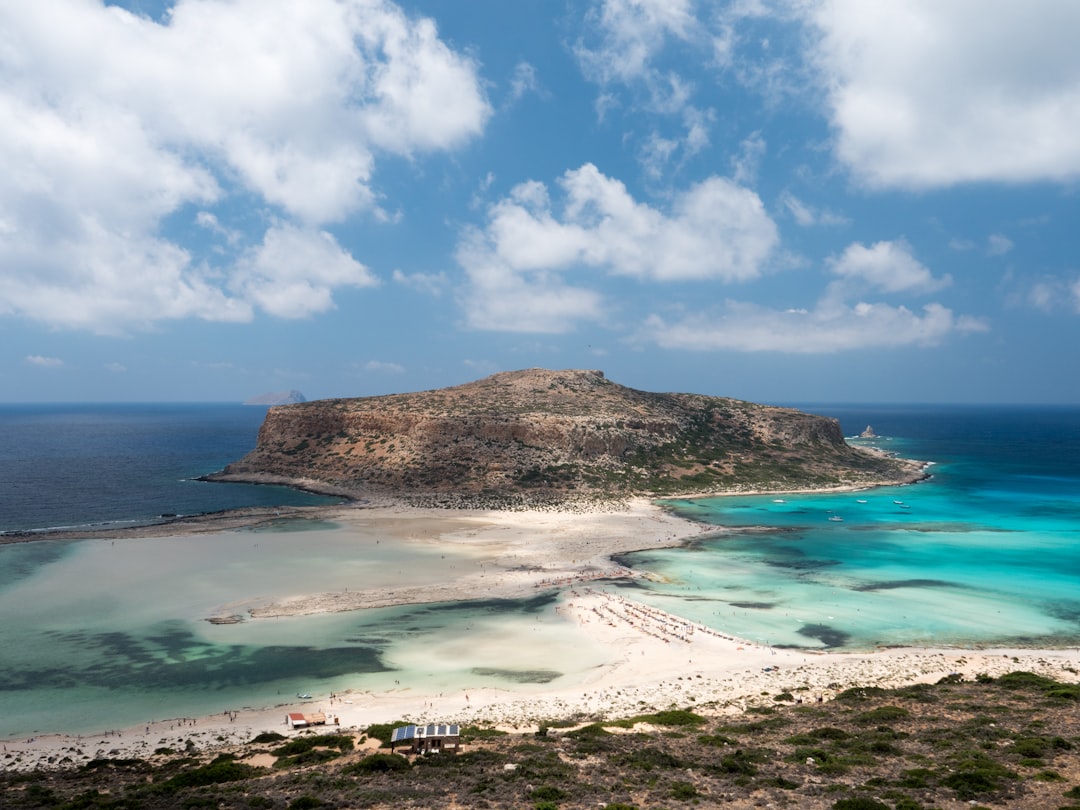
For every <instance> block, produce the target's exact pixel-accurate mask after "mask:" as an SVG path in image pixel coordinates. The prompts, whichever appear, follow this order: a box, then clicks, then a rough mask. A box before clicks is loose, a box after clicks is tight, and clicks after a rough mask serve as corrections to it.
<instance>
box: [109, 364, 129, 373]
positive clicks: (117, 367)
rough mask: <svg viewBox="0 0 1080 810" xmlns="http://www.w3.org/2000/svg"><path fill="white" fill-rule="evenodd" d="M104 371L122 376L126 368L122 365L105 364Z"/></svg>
mask: <svg viewBox="0 0 1080 810" xmlns="http://www.w3.org/2000/svg"><path fill="white" fill-rule="evenodd" d="M105 370H106V371H111V372H112V373H113V374H123V373H124V372H125V371H127V366H125V365H124V364H123V363H115V362H113V363H106V364H105Z"/></svg>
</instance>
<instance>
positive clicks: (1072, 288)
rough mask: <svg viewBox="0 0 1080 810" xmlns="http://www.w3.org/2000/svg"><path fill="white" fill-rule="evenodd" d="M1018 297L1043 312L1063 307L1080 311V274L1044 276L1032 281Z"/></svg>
mask: <svg viewBox="0 0 1080 810" xmlns="http://www.w3.org/2000/svg"><path fill="white" fill-rule="evenodd" d="M1016 298H1022V299H1023V301H1024V302H1025V303H1026V304H1027V305H1029V306H1031V307H1034V308H1035V309H1039V310H1042V311H1043V312H1054V311H1055V310H1060V309H1062V308H1065V309H1069V310H1072V311H1074V312H1077V313H1080V275H1077V276H1075V277H1073V278H1066V277H1062V276H1044V277H1043V278H1040V279H1039V280H1037V281H1035V282H1032V283H1031V284H1030V286H1028V287H1027V290H1026V292H1024V293H1021V294H1020V295H1018V296H1014V300H1015V299H1016Z"/></svg>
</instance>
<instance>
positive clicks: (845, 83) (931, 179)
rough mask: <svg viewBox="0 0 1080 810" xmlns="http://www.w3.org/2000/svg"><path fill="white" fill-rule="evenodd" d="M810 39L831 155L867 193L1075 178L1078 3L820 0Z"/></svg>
mask: <svg viewBox="0 0 1080 810" xmlns="http://www.w3.org/2000/svg"><path fill="white" fill-rule="evenodd" d="M802 7H803V8H804V9H806V13H807V15H808V17H809V19H810V20H811V21H812V23H813V24H814V25H815V26H816V29H817V31H818V32H819V34H820V36H819V37H818V38H817V40H816V42H815V44H814V46H813V48H812V54H811V58H812V60H813V61H814V62H815V64H816V65H817V67H818V69H819V70H820V71H821V73H822V75H823V81H824V83H825V85H826V86H827V87H828V92H829V107H830V115H831V119H832V124H833V127H834V128H835V130H836V152H837V156H838V157H839V159H840V160H841V161H842V162H843V163H845V164H846V165H847V166H848V167H849V168H850V169H851V170H852V171H853V172H854V173H855V175H856V176H857V177H859V178H860V179H862V180H863V181H864V182H866V183H867V184H869V185H871V186H878V187H900V188H912V189H918V188H931V187H937V186H948V185H953V184H956V183H965V182H979V181H1004V182H1028V181H1040V180H1049V181H1054V182H1058V181H1067V180H1072V179H1075V178H1077V177H1078V176H1080V139H1078V138H1077V137H1076V133H1077V132H1080V49H1077V48H1076V37H1075V33H1076V31H1077V30H1080V4H1077V3H1069V2H1060V1H1059V0H1031V2H1027V3H1016V2H1013V0H980V2H977V3H976V2H959V3H957V2H953V3H942V2H940V0H902V2H900V1H899V0H897V1H895V2H880V3H867V2H865V0H827V1H826V2H822V3H815V4H805V5H804V6H802Z"/></svg>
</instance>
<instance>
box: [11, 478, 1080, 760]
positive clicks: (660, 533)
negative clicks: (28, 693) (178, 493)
mask: <svg viewBox="0 0 1080 810" xmlns="http://www.w3.org/2000/svg"><path fill="white" fill-rule="evenodd" d="M271 517H272V518H273V519H289V520H299V519H308V518H317V519H318V520H320V521H331V522H332V523H333V524H335V525H336V526H337V527H338V528H337V529H335V530H336V531H344V532H348V533H349V535H350V537H351V538H352V540H353V541H354V542H355V545H356V549H357V554H363V551H364V548H365V547H366V546H370V545H371V544H375V543H396V544H411V545H416V546H420V547H436V548H439V549H442V550H445V551H446V553H447V554H452V555H453V556H454V558H455V559H459V560H460V559H468V560H470V561H471V562H472V564H471V565H468V566H460V567H459V568H456V569H455V572H454V574H453V575H447V576H446V577H444V578H443V579H442V580H441V581H440V582H439V583H438V585H436V586H433V585H431V584H430V583H420V584H416V583H410V581H409V578H408V576H407V575H406V576H403V577H402V578H401V579H400V580H398V581H394V582H371V583H364V584H363V586H362V587H359V588H356V589H353V588H350V589H349V590H348V591H332V592H330V591H318V590H311V591H308V590H305V589H300V590H298V591H297V592H296V593H292V594H288V595H285V596H281V597H278V598H275V599H273V600H271V601H265V600H261V601H250V602H248V601H246V598H245V595H244V594H237V599H236V600H235V601H233V602H231V603H229V604H228V605H227V606H222V607H221V609H220V611H218V612H217V613H216V614H214V615H207V616H205V617H202V618H204V619H206V620H211V619H217V620H225V619H229V618H230V617H240V619H242V620H243V621H252V622H258V621H262V620H265V619H269V618H272V617H277V616H295V615H310V614H318V613H327V612H334V611H344V610H364V609H367V608H372V607H382V606H387V605H399V604H412V603H415V602H420V601H462V600H468V599H474V598H485V599H487V598H493V597H508V598H509V597H519V596H522V595H525V594H535V593H538V592H544V591H549V590H558V591H559V592H560V593H561V598H560V600H559V602H558V605H557V607H556V608H555V609H556V610H558V611H560V612H561V613H562V615H563V617H564V618H566V619H567V620H568V628H569V629H568V630H567V632H573V633H576V634H578V636H577V638H578V639H579V643H581V644H582V645H587V646H588V647H589V649H590V651H592V652H594V653H596V654H597V655H598V656H599V657H600V658H602V660H603V661H604V663H603V664H602V665H601V666H597V667H595V668H593V669H591V670H589V671H588V672H587V673H586V674H585V675H584V676H582V677H578V678H575V679H570V680H567V679H556V680H554V681H553V682H551V683H546V684H540V683H538V684H531V685H529V687H528V689H526V690H524V691H523V690H522V689H520V688H515V689H513V690H509V689H506V690H504V689H498V688H491V687H485V688H477V689H463V690H461V691H454V692H446V691H442V692H432V693H425V692H424V691H422V690H421V689H418V688H415V687H410V688H402V689H389V690H385V691H379V692H375V691H371V690H364V689H361V688H357V689H355V690H354V689H347V688H346V689H344V690H341V691H339V692H336V693H334V694H329V693H328V694H314V695H312V697H311V698H310V699H307V698H305V699H300V698H297V699H295V700H289V701H286V702H282V703H279V704H277V705H274V706H266V707H259V708H252V709H243V710H238V711H235V712H229V713H226V714H223V715H222V714H219V715H214V716H210V717H201V718H172V719H168V720H154V721H150V720H148V721H147V722H146V723H144V724H141V725H139V726H136V727H132V728H126V729H119V730H109V731H105V730H103V731H101V732H100V733H96V734H82V735H71V734H52V735H47V736H41V737H33V738H29V739H20V740H7V741H5V742H4V743H3V747H4V750H3V753H2V754H0V763H2V764H3V766H4V767H5V768H8V769H16V770H26V769H32V768H59V767H72V766H77V765H80V764H82V763H84V762H86V761H88V760H90V759H93V758H97V757H110V756H111V757H116V756H149V755H151V754H152V753H153V751H154V750H155V749H158V748H173V749H183V748H184V747H186V746H187V741H189V740H190V741H192V743H193V744H194V745H195V746H196V747H197V748H199V749H205V750H216V749H219V748H228V747H230V746H235V745H237V744H240V743H243V742H246V741H248V740H250V739H251V738H252V737H254V736H255V735H257V734H258V733H260V732H262V731H278V732H281V733H293V732H291V731H287V729H286V727H285V725H284V717H285V714H286V713H287V712H294V711H299V712H308V713H311V712H320V711H321V712H324V713H326V714H328V715H329V716H330V717H331V718H334V719H335V720H336V723H335V725H334V726H333V728H334V729H335V730H342V731H352V732H355V733H356V734H357V736H358V737H359V735H360V734H361V732H362V730H363V729H364V728H366V727H367V726H368V725H370V724H372V723H385V722H394V721H397V720H403V721H410V722H424V723H426V722H438V723H446V722H450V723H460V724H463V725H468V724H486V725H492V726H496V727H499V728H503V729H505V730H508V731H516V732H521V733H526V732H530V731H535V730H536V729H538V728H539V727H540V726H543V725H545V724H547V723H550V722H551V721H554V720H560V719H565V718H580V719H581V721H582V722H585V721H589V720H594V719H615V718H619V717H625V716H630V715H635V714H642V713H647V712H649V711H654V710H660V709H668V708H673V707H678V708H691V709H694V710H695V711H698V712H700V713H702V714H707V715H708V714H714V715H719V714H726V713H735V712H741V711H744V710H745V709H746V708H747V707H749V706H753V705H762V704H771V703H773V702H774V701H775V699H776V698H777V697H778V696H783V695H787V696H789V697H790V700H792V701H801V702H818V701H827V700H829V699H831V698H832V697H834V696H835V695H836V694H838V693H839V692H840V691H842V690H844V689H848V688H852V687H866V686H882V687H893V686H901V685H907V684H912V683H925V682H934V681H937V680H940V679H941V678H943V677H945V676H947V675H953V674H955V675H959V676H961V677H964V678H969V679H970V678H974V677H975V676H977V675H980V674H985V675H989V676H991V677H997V676H999V675H1001V674H1004V673H1005V672H1010V671H1015V670H1027V671H1032V672H1037V673H1039V674H1043V675H1047V676H1049V677H1053V678H1055V679H1057V680H1060V681H1065V682H1077V681H1078V680H1080V674H1078V673H1080V650H1076V649H1061V650H1030V649H1023V650H1020V649H1016V650H1013V649H1009V650H1004V649H1002V650H962V649H922V648H919V649H910V648H908V649H881V650H877V651H873V652H866V653H819V652H814V651H807V650H791V649H774V648H770V647H767V646H764V645H762V644H758V643H754V642H751V641H747V640H745V639H739V638H735V637H733V636H730V635H728V634H726V633H724V632H723V630H722V629H720V630H717V629H710V628H706V627H703V626H700V625H694V624H693V623H691V622H688V621H687V620H686V619H684V618H681V617H678V616H674V615H670V614H666V613H664V612H662V611H659V610H657V609H655V608H652V607H649V606H647V605H645V604H643V603H640V602H637V601H635V600H633V599H632V598H630V597H628V596H626V595H614V594H612V593H609V592H607V591H605V590H603V589H602V587H600V584H601V583H602V582H603V581H604V580H610V579H612V578H623V577H634V576H642V574H640V573H639V572H634V571H631V570H629V569H626V568H624V567H622V566H620V565H619V564H618V563H617V562H615V561H614V559H613V557H617V555H619V554H622V553H626V552H630V551H635V550H642V549H649V548H658V547H668V546H676V545H679V544H682V543H686V542H687V541H689V540H691V539H692V538H695V537H698V536H701V535H702V534H703V533H706V532H710V533H711V532H716V531H717V529H716V527H712V526H705V525H702V524H698V523H694V522H691V521H687V520H684V519H682V518H679V517H676V516H674V515H673V514H671V513H669V512H667V511H665V510H664V509H662V508H661V507H660V506H658V505H656V504H654V503H652V502H650V501H648V500H645V499H635V500H630V501H626V502H623V503H620V504H617V505H616V504H596V505H592V506H584V507H583V506H580V505H579V506H578V507H576V508H574V509H573V510H557V509H551V510H522V511H493V510H439V509H424V508H414V507H409V506H403V505H400V504H390V503H384V504H377V505H365V506H357V505H343V506H340V507H332V508H331V507H320V508H318V509H317V510H314V511H310V512H297V511H296V510H292V511H290V512H289V513H288V515H287V516H283V515H277V516H271ZM174 529H175V526H174ZM217 530H218V531H229V530H236V529H235V528H233V527H229V528H226V529H222V528H220V527H218V529H217ZM155 533H157V532H155ZM161 535H162V536H161V539H162V541H163V542H168V541H170V537H169V534H168V532H167V531H164V532H161ZM181 535H182V533H181ZM176 539H179V536H178V537H177V538H176ZM520 643H522V644H527V643H529V639H527V638H523V639H521V642H520ZM511 653H512V651H511ZM785 699H787V698H785Z"/></svg>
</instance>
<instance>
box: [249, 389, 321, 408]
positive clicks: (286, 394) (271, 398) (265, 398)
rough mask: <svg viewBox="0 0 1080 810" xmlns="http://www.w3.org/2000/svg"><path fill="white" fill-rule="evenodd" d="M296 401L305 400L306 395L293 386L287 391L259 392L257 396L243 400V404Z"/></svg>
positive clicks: (286, 403) (290, 402) (289, 402)
mask: <svg viewBox="0 0 1080 810" xmlns="http://www.w3.org/2000/svg"><path fill="white" fill-rule="evenodd" d="M298 402H307V397H305V396H304V395H303V394H301V393H300V392H299V391H297V390H296V389H295V388H294V389H292V390H289V391H273V392H271V393H269V394H260V395H259V396H257V397H252V398H251V399H249V400H247V401H246V402H244V404H245V405H264V406H265V405H270V406H274V405H295V404H296V403H298Z"/></svg>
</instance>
